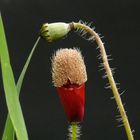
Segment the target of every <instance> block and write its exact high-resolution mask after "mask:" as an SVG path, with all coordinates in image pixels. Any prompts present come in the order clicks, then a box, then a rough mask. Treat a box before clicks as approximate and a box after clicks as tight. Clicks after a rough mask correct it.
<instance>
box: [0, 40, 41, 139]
mask: <svg viewBox="0 0 140 140" xmlns="http://www.w3.org/2000/svg"><path fill="white" fill-rule="evenodd" d="M39 40H40V37H38V39H37V40H36V42H35V44H34V46H33V48H32V50H31V52H30V54H29V56H28V58H27V60H26V63H25V65H24V67H23V69H22V72H21V74H20V76H19V79H18V82H17V92H18V95H19V94H20V90H21V87H22V83H23V79H24V76H25V73H26V71H27V68H28V66H29V63H30V61H31V58H32V55H33V53H34V51H35V49H36V47H37V44H38V42H39ZM2 140H14V128H13V125H12V122H11V119H10V116H9V114H8V116H7V120H6V125H5V129H4V133H3V137H2Z"/></svg>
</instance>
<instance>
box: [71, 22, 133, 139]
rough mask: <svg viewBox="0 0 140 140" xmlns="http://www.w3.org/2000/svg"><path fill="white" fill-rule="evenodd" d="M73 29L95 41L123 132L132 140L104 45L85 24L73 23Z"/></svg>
mask: <svg viewBox="0 0 140 140" xmlns="http://www.w3.org/2000/svg"><path fill="white" fill-rule="evenodd" d="M73 27H74V29H79V30H83V31H85V32H87V33H89V34H90V35H91V36H92V37H93V39H95V40H96V42H97V45H98V47H99V49H100V52H101V57H102V60H103V65H104V69H105V71H106V74H107V77H108V80H109V83H110V86H111V89H112V92H113V94H114V98H115V101H116V103H117V106H118V109H119V112H120V115H121V118H122V121H123V125H124V127H125V131H126V134H127V137H128V140H134V137H133V134H132V131H131V128H130V124H129V121H128V118H127V115H126V112H125V109H124V106H123V104H122V100H121V97H120V94H119V92H118V89H117V86H116V83H115V80H114V77H113V74H112V71H111V68H110V66H109V62H108V59H107V54H106V51H105V47H104V43H103V42H102V40H101V39H100V37H99V35H98V34H97V33H96V32H95V31H94V30H92V29H91V28H90V27H89V26H87V25H85V24H81V23H73Z"/></svg>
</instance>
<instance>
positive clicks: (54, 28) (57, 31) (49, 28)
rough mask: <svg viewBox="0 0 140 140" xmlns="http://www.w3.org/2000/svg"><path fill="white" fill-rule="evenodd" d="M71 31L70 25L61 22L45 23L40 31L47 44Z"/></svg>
mask: <svg viewBox="0 0 140 140" xmlns="http://www.w3.org/2000/svg"><path fill="white" fill-rule="evenodd" d="M70 30H71V25H70V24H67V23H63V22H56V23H50V24H49V23H45V24H43V25H42V27H41V30H40V36H42V37H43V38H44V39H45V40H47V41H48V42H53V41H55V40H58V39H60V38H63V37H65V36H66V35H67V34H68V32H69V31H70Z"/></svg>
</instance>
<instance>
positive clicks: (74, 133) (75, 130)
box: [69, 122, 80, 140]
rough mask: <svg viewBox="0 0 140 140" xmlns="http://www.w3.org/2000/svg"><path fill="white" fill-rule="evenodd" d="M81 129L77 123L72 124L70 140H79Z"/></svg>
mask: <svg viewBox="0 0 140 140" xmlns="http://www.w3.org/2000/svg"><path fill="white" fill-rule="evenodd" d="M79 133H80V128H79V126H78V123H77V122H72V123H71V124H70V127H69V140H78V138H79V136H80V134H79Z"/></svg>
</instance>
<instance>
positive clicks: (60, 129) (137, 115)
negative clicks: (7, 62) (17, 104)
mask: <svg viewBox="0 0 140 140" xmlns="http://www.w3.org/2000/svg"><path fill="white" fill-rule="evenodd" d="M139 7H140V2H139V1H138V0H69V1H68V0H0V10H1V14H2V16H3V21H4V26H5V30H6V36H7V41H8V47H9V52H10V57H11V63H12V67H13V71H14V75H15V79H16V81H17V79H18V77H19V75H20V72H21V70H22V67H23V65H24V63H25V61H26V58H27V56H28V54H29V52H30V50H31V48H32V46H33V44H34V42H35V40H36V39H37V37H38V33H39V29H40V27H41V25H42V24H43V23H45V22H49V23H50V22H57V21H63V22H71V21H79V20H83V21H87V22H93V26H95V27H96V31H97V32H98V33H101V35H103V36H104V38H103V39H102V40H103V41H104V42H105V47H106V51H107V54H111V55H112V58H113V61H111V62H110V65H111V67H113V68H116V70H115V72H116V73H115V75H114V76H115V80H116V82H117V83H120V86H119V87H120V90H119V91H120V92H122V91H125V93H124V94H123V95H122V100H123V103H125V109H126V111H127V115H128V118H129V121H130V124H131V127H132V129H134V130H135V132H134V137H135V139H136V140H139V139H140V133H139V132H140V94H139V87H140V82H139V81H140V80H139V78H140V74H139V72H140V63H139V60H140V59H139V57H140V45H139V40H140V18H139V13H140V10H139ZM66 47H67V48H71V47H78V48H80V49H81V51H82V54H83V56H84V58H85V63H86V66H87V73H88V81H87V83H86V104H85V117H84V121H83V123H82V130H81V131H82V136H81V140H93V139H96V140H103V139H104V140H118V139H120V140H127V137H126V134H125V131H124V128H123V127H118V126H119V125H120V124H121V123H119V122H117V121H116V116H117V115H118V111H117V106H116V103H115V101H114V100H110V97H112V92H111V90H109V89H108V90H107V89H105V88H104V87H105V85H106V83H107V80H105V79H102V76H103V74H104V72H99V71H98V70H99V68H98V66H99V64H100V63H101V61H99V60H98V59H97V55H98V54H99V51H98V50H96V47H97V45H96V44H95V43H91V42H88V41H87V40H84V39H82V38H80V37H79V36H78V35H77V34H76V33H70V34H69V35H68V37H67V38H66V39H64V40H60V41H57V42H54V43H52V44H49V43H47V42H46V41H44V40H41V41H40V43H39V45H38V48H37V50H36V52H35V54H34V56H33V59H32V61H31V64H30V66H29V69H28V72H27V74H26V77H25V80H24V84H23V87H22V91H21V96H20V101H21V104H22V109H23V113H24V117H25V121H26V125H27V128H28V133H29V138H30V140H65V139H67V138H68V137H67V134H68V130H67V129H68V122H67V119H66V116H65V114H64V111H63V108H62V106H61V104H60V101H59V98H58V96H57V93H56V90H55V88H54V87H53V85H52V79H51V61H50V58H51V56H52V54H53V53H54V51H56V50H57V49H59V48H66ZM11 94H12V93H11ZM6 114H7V107H6V102H5V97H4V91H3V87H2V79H1V75H0V136H1V135H2V132H3V128H4V123H5V118H6Z"/></svg>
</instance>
